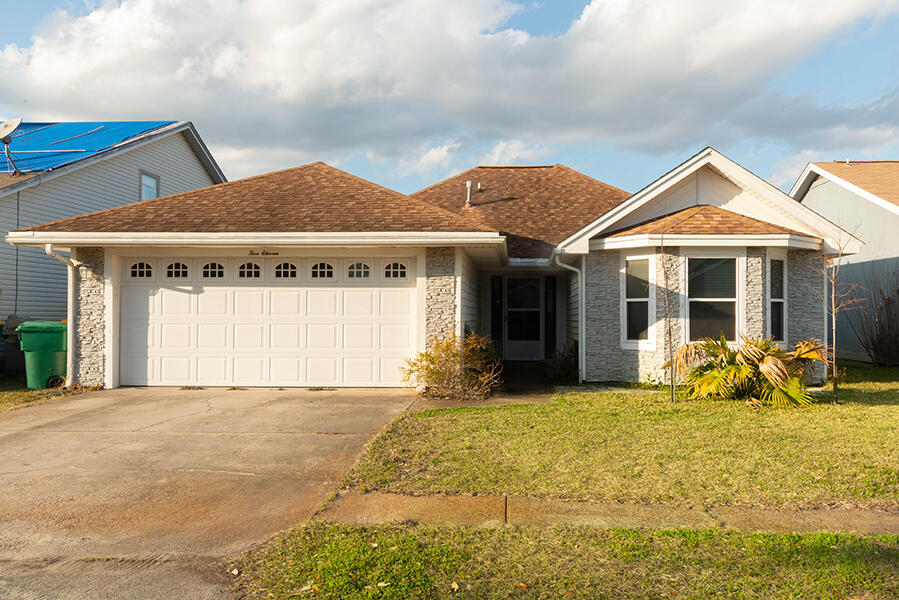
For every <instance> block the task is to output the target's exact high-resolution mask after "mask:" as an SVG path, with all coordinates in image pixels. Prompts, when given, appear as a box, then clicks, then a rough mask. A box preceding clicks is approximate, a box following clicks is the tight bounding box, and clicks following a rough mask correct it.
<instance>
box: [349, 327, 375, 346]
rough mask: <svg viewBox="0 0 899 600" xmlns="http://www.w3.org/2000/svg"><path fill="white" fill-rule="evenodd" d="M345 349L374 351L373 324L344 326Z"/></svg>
mask: <svg viewBox="0 0 899 600" xmlns="http://www.w3.org/2000/svg"><path fill="white" fill-rule="evenodd" d="M343 347H344V348H345V349H349V350H373V349H374V347H375V326H374V325H373V324H371V323H347V324H344V325H343Z"/></svg>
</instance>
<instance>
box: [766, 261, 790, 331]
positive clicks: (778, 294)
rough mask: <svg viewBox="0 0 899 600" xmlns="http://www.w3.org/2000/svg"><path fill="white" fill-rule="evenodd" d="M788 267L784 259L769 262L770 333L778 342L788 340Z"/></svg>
mask: <svg viewBox="0 0 899 600" xmlns="http://www.w3.org/2000/svg"><path fill="white" fill-rule="evenodd" d="M786 266H787V263H786V261H785V260H784V258H783V257H779V258H771V259H770V260H769V261H768V277H769V288H768V289H769V290H770V293H769V300H768V301H769V303H770V306H769V311H768V318H769V324H770V325H769V331H768V333H769V334H770V335H771V337H772V338H774V341H776V342H786V340H787V331H786V329H787V321H786V318H787V311H786V308H787V303H786V287H787V286H786V283H787V282H786Z"/></svg>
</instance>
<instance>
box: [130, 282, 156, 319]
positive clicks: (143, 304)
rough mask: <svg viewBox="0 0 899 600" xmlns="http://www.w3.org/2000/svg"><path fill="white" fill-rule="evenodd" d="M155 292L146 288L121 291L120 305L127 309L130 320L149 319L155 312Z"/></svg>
mask: <svg viewBox="0 0 899 600" xmlns="http://www.w3.org/2000/svg"><path fill="white" fill-rule="evenodd" d="M155 300H156V290H153V289H148V288H133V287H126V288H125V289H124V290H123V291H122V303H123V305H124V306H127V307H128V318H129V319H130V320H137V319H147V320H149V319H150V315H151V314H153V313H155V312H156V307H155Z"/></svg>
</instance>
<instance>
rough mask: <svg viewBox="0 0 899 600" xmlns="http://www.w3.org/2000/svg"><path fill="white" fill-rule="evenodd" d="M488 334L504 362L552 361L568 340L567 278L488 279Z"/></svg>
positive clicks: (540, 275) (495, 276)
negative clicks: (562, 302) (562, 304)
mask: <svg viewBox="0 0 899 600" xmlns="http://www.w3.org/2000/svg"><path fill="white" fill-rule="evenodd" d="M486 278H487V282H486V283H487V284H488V285H486V286H485V287H486V289H487V298H486V303H487V304H488V306H489V310H486V311H484V312H483V313H482V314H484V315H485V317H486V319H485V320H486V321H487V323H486V325H487V327H486V331H487V332H489V334H490V337H492V338H493V339H494V341H495V342H496V343H497V345H498V346H499V348H500V354H501V356H502V358H503V360H505V361H535V360H543V359H544V358H549V357H552V356H554V355H555V354H556V352H558V350H559V349H560V348H562V347H564V345H565V343H567V340H566V339H565V333H566V323H565V321H566V315H565V314H563V313H560V310H559V298H560V297H565V294H564V290H565V289H567V281H568V278H567V274H565V273H552V274H546V273H522V274H517V273H516V274H489V275H486Z"/></svg>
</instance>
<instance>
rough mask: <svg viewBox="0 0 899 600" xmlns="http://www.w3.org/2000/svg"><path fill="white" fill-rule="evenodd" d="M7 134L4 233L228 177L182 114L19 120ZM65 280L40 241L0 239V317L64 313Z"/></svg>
mask: <svg viewBox="0 0 899 600" xmlns="http://www.w3.org/2000/svg"><path fill="white" fill-rule="evenodd" d="M6 141H8V142H9V145H8V147H9V154H8V155H7V153H6V152H5V151H3V152H0V230H2V231H3V232H4V233H5V232H7V231H12V230H16V229H19V228H22V227H28V226H31V225H36V224H38V223H45V222H47V221H51V220H57V219H63V218H66V217H72V216H75V215H81V214H84V213H86V212H92V211H98V210H103V209H105V208H111V207H113V206H120V205H122V204H128V203H132V202H135V201H139V200H145V199H148V198H154V197H156V196H167V195H170V194H177V193H179V192H185V191H187V190H191V189H195V188H199V187H206V186H208V185H212V184H215V183H222V182H223V181H225V176H224V174H223V173H222V171H221V169H220V168H219V166H218V164H216V162H215V159H213V157H212V155H211V154H210V153H209V151H208V150H207V148H206V145H205V144H204V143H203V140H202V139H201V138H200V135H199V134H198V133H197V130H196V129H195V128H194V126H193V125H192V124H191V123H190V122H187V121H104V122H97V121H91V122H62V123H49V122H24V123H20V124H19V125H18V127H16V128H15V129H14V130H13V131H12V133H10V134H9V136H8V139H7V140H6ZM66 287H67V283H66V268H65V266H64V265H62V264H61V263H60V262H59V261H57V260H54V259H53V258H51V257H49V256H47V254H46V253H45V252H44V250H43V248H40V249H32V248H28V247H22V246H9V245H6V244H3V245H2V246H0V319H3V320H6V319H7V318H8V317H9V316H10V315H17V316H20V317H24V318H30V319H52V320H58V319H65V318H66V312H67V311H66V306H67V302H66Z"/></svg>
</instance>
